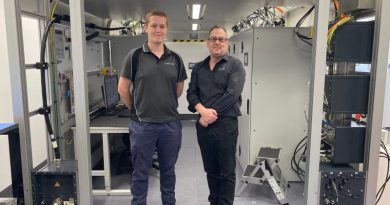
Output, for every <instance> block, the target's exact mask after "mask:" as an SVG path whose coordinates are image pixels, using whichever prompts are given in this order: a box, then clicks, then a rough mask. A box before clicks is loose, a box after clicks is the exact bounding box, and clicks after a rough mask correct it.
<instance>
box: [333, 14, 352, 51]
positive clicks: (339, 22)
mask: <svg viewBox="0 0 390 205" xmlns="http://www.w3.org/2000/svg"><path fill="white" fill-rule="evenodd" d="M351 20H353V16H344V17H342V18H341V19H340V20H339V21H337V22H336V23H335V24H333V25H332V26H331V27H330V28H329V29H328V40H327V43H328V48H330V44H331V42H332V37H333V35H334V32H335V31H336V29H337V28H338V27H339V26H341V25H343V24H345V23H347V22H349V21H351Z"/></svg>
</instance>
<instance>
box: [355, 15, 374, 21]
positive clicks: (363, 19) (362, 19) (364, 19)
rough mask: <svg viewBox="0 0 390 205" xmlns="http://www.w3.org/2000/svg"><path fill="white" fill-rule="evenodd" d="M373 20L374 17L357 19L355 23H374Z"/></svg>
mask: <svg viewBox="0 0 390 205" xmlns="http://www.w3.org/2000/svg"><path fill="white" fill-rule="evenodd" d="M374 20H375V16H367V17H363V18H360V19H357V20H356V21H359V22H367V21H374Z"/></svg>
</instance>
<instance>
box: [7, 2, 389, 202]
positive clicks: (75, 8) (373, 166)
mask: <svg viewBox="0 0 390 205" xmlns="http://www.w3.org/2000/svg"><path fill="white" fill-rule="evenodd" d="M0 2H1V4H2V5H1V6H0V13H2V15H4V21H5V33H6V36H5V38H6V42H7V47H6V48H0V49H5V51H6V52H5V53H8V56H7V57H8V65H6V67H7V68H8V69H9V70H10V74H11V89H12V102H13V113H14V120H15V122H16V123H18V124H19V132H20V146H21V150H22V154H21V158H22V167H23V184H24V195H25V204H32V196H31V175H30V171H31V169H32V159H31V158H32V153H31V141H30V124H29V120H28V116H29V113H28V104H27V97H26V96H27V86H26V72H25V62H24V53H23V40H22V39H23V38H22V29H21V15H20V14H21V11H20V8H21V7H20V4H19V0H1V1H0ZM69 5H70V16H71V22H72V24H71V32H72V33H71V35H72V58H73V67H74V86H75V99H76V101H75V108H76V129H77V132H76V136H75V149H76V153H77V160H78V168H79V176H78V177H79V178H78V183H79V184H78V185H79V186H78V188H79V190H78V191H79V200H78V201H79V204H83V205H88V204H93V201H92V185H91V184H92V183H91V181H92V177H91V172H90V170H91V158H90V155H89V147H90V138H89V129H88V127H89V119H88V112H87V111H88V107H87V106H88V98H87V97H88V95H87V73H86V71H85V60H84V59H85V56H86V49H85V28H84V22H85V17H84V0H70V1H69ZM315 5H316V10H315V23H314V30H315V32H314V33H315V35H314V40H313V58H312V65H313V74H312V84H311V90H310V91H311V92H310V93H311V99H310V112H309V137H308V155H309V156H308V161H307V168H306V172H307V173H308V174H307V176H306V184H305V193H306V194H305V204H307V205H313V204H318V202H319V160H320V157H319V150H320V138H321V120H322V98H323V92H324V78H325V67H326V60H325V57H326V53H325V52H326V49H325V48H326V34H327V28H328V15H329V5H330V1H326V0H325V1H324V0H316V1H315ZM376 7H377V8H376V26H375V36H374V49H373V50H374V53H373V58H372V76H373V78H372V79H373V80H372V81H371V86H370V91H371V96H370V99H369V118H368V126H367V128H368V129H367V138H368V143H367V147H366V153H368V154H366V159H365V167H364V170H365V171H368V178H367V183H366V197H365V204H375V195H376V184H377V175H378V173H377V171H378V161H379V157H378V153H379V141H380V130H381V129H380V128H381V126H382V116H383V102H384V92H385V80H386V79H385V76H386V75H385V74H384V73H385V72H386V68H387V63H388V62H387V58H388V52H389V38H390V25H389V24H388V23H387V24H386V22H385V20H386V19H390V1H388V0H376Z"/></svg>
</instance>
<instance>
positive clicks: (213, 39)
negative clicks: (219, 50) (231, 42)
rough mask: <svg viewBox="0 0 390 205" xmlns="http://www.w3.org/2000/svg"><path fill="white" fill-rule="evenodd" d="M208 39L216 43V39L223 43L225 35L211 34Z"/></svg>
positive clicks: (225, 39)
mask: <svg viewBox="0 0 390 205" xmlns="http://www.w3.org/2000/svg"><path fill="white" fill-rule="evenodd" d="M209 41H211V42H213V43H216V42H217V41H219V42H221V43H225V42H226V41H227V38H225V37H215V36H211V37H210V38H209Z"/></svg>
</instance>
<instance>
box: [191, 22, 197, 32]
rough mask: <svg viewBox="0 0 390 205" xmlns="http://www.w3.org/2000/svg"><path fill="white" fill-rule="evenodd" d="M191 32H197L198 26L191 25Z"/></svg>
mask: <svg viewBox="0 0 390 205" xmlns="http://www.w3.org/2000/svg"><path fill="white" fill-rule="evenodd" d="M192 30H193V31H197V30H198V24H197V23H193V24H192Z"/></svg>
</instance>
